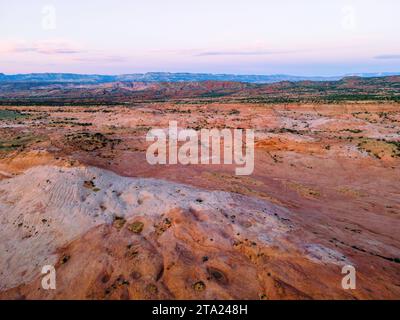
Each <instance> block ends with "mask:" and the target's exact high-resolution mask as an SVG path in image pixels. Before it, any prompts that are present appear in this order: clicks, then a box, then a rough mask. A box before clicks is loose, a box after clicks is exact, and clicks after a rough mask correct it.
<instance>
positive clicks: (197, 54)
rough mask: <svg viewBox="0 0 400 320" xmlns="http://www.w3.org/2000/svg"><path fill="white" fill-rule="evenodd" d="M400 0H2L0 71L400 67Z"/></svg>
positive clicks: (329, 71) (328, 71)
mask: <svg viewBox="0 0 400 320" xmlns="http://www.w3.org/2000/svg"><path fill="white" fill-rule="evenodd" d="M399 12H400V1H398V0H329V1H320V0H279V1H278V0H196V1H195V0H140V1H139V0H85V1H78V0H69V1H65V0H64V1H63V0H61V1H58V0H46V1H42V0H14V1H10V0H0V73H6V74H14V73H31V72H71V73H90V74H128V73H143V72H204V73H233V74H292V75H321V76H327V75H343V74H349V73H360V72H400V19H399Z"/></svg>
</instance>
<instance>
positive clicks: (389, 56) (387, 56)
mask: <svg viewBox="0 0 400 320" xmlns="http://www.w3.org/2000/svg"><path fill="white" fill-rule="evenodd" d="M374 59H381V60H395V59H400V54H382V55H379V56H376V57H374Z"/></svg>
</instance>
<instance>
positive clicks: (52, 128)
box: [0, 101, 400, 299]
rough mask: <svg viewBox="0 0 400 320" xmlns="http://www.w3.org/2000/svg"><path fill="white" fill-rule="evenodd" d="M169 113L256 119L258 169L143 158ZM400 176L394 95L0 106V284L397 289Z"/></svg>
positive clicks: (198, 121) (182, 122) (117, 290)
mask: <svg viewBox="0 0 400 320" xmlns="http://www.w3.org/2000/svg"><path fill="white" fill-rule="evenodd" d="M171 120H176V121H177V122H178V125H179V127H181V128H193V129H196V130H200V129H202V128H219V129H222V128H228V129H234V128H249V129H254V130H255V133H256V135H255V141H256V149H255V170H254V173H253V174H252V175H250V176H236V175H235V172H234V168H235V166H232V165H188V166H183V165H156V166H151V165H149V164H148V163H147V162H146V158H145V152H146V148H147V146H148V143H147V142H146V141H145V136H146V133H147V132H148V130H149V129H151V128H167V127H168V124H169V121H171ZM399 178H400V106H399V105H398V104H390V103H387V104H385V103H380V104H376V103H367V102H366V103H351V104H326V105H323V104H286V105H280V104H277V105H272V104H270V105H263V104H222V103H209V104H201V103H196V102H195V101H187V102H186V103H179V104H178V103H174V102H172V101H171V102H165V103H143V104H137V105H133V106H107V107H106V106H93V107H77V106H75V107H73V106H71V107H40V106H38V107H21V106H19V107H13V106H9V107H0V298H2V299H373V298H374V299H384V298H388V299H399V298H400V264H399V263H400V183H399ZM44 265H54V266H55V268H56V271H57V288H56V290H44V289H43V288H42V286H41V280H42V278H43V275H42V274H41V269H42V267H43V266H44ZM345 265H352V266H354V267H355V269H356V275H357V282H356V289H355V290H344V289H343V288H342V285H341V282H342V278H343V276H344V275H343V274H342V273H341V271H342V267H343V266H345Z"/></svg>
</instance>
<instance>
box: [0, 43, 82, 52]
mask: <svg viewBox="0 0 400 320" xmlns="http://www.w3.org/2000/svg"><path fill="white" fill-rule="evenodd" d="M0 51H2V52H8V53H37V54H45V55H71V54H80V53H83V52H85V51H83V50H80V49H78V48H77V46H76V45H74V44H71V43H69V42H66V41H60V40H51V41H37V42H8V43H0Z"/></svg>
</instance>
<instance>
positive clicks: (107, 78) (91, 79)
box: [0, 72, 400, 84]
mask: <svg viewBox="0 0 400 320" xmlns="http://www.w3.org/2000/svg"><path fill="white" fill-rule="evenodd" d="M397 74H400V72H399V73H363V74H351V75H349V76H359V77H384V76H390V75H397ZM345 76H346V75H345ZM345 76H342V77H319V76H310V77H305V76H291V75H285V74H275V75H235V74H211V73H169V72H148V73H134V74H124V75H98V74H73V73H29V74H13V75H5V74H3V73H0V82H51V83H59V82H63V83H65V82H67V83H82V84H89V83H93V84H101V83H111V82H201V81H229V82H245V83H276V82H281V81H291V82H298V81H335V80H340V79H342V78H344V77H345Z"/></svg>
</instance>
